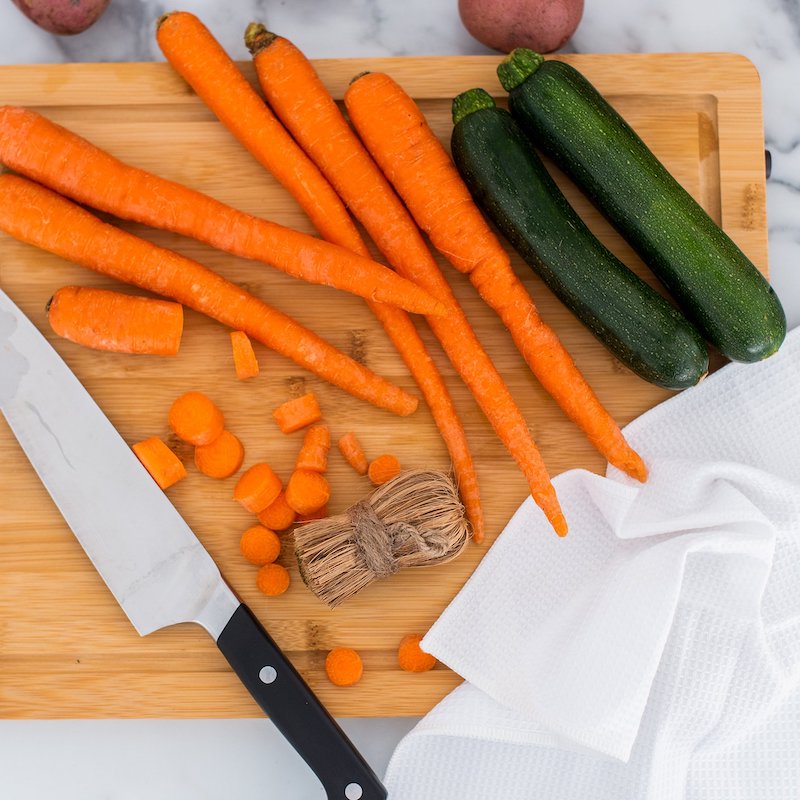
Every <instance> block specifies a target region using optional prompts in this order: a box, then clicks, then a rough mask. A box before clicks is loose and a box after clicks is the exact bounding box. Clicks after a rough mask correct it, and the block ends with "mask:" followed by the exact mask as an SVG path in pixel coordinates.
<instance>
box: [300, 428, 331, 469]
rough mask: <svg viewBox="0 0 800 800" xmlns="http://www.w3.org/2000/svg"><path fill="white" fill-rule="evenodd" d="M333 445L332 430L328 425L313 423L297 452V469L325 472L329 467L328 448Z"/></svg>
mask: <svg viewBox="0 0 800 800" xmlns="http://www.w3.org/2000/svg"><path fill="white" fill-rule="evenodd" d="M330 447H331V432H330V430H329V429H328V426H327V425H312V426H311V427H310V428H309V429H308V430H307V431H306V435H305V438H304V439H303V446H302V447H301V448H300V452H299V453H298V454H297V460H296V461H295V464H294V468H295V469H308V470H311V472H325V470H326V469H328V450H330Z"/></svg>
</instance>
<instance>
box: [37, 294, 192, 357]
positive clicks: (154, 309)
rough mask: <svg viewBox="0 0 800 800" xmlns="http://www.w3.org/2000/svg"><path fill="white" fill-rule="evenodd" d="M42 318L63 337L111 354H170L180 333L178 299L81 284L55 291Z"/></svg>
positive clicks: (181, 319)
mask: <svg viewBox="0 0 800 800" xmlns="http://www.w3.org/2000/svg"><path fill="white" fill-rule="evenodd" d="M47 320H48V322H49V323H50V327H51V328H52V329H53V330H54V331H55V332H56V333H57V334H58V335H59V336H63V337H64V338H65V339H69V340H70V341H72V342H77V343H78V344H82V345H83V346H84V347H92V348H94V349H95V350H111V351H112V352H115V353H141V354H149V355H156V356H174V355H176V354H177V352H178V349H179V348H180V346H181V334H182V333H183V307H182V306H181V305H180V303H171V302H169V301H168V300H154V299H151V298H149V297H133V296H132V295H129V294H121V293H120V292H111V291H108V290H107V289H91V288H87V287H81V286H65V287H64V288H63V289H59V290H58V291H57V292H56V293H55V294H54V295H53V297H52V298H51V300H50V302H49V303H48V304H47Z"/></svg>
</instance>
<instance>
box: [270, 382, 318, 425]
mask: <svg viewBox="0 0 800 800" xmlns="http://www.w3.org/2000/svg"><path fill="white" fill-rule="evenodd" d="M272 416H273V417H274V418H275V422H277V423H278V427H279V428H280V429H281V432H282V433H294V432H295V431H299V430H300V428H305V426H306V425H311V423H312V422H317V421H318V420H320V419H322V411H321V410H320V407H319V403H318V402H317V397H316V395H315V394H314V393H313V392H308V393H307V394H304V395H303V396H302V397H295V398H294V399H293V400H287V401H286V402H285V403H282V404H281V405H279V406H278V407H277V408H276V409H275V410H274V411H273V412H272Z"/></svg>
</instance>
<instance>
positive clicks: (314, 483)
mask: <svg viewBox="0 0 800 800" xmlns="http://www.w3.org/2000/svg"><path fill="white" fill-rule="evenodd" d="M330 497H331V489H330V486H329V485H328V481H327V480H325V478H324V477H323V476H322V475H320V473H319V472H312V471H311V470H308V469H296V470H295V471H294V472H293V473H292V476H291V477H290V478H289V482H288V483H287V484H286V502H287V503H288V504H289V506H290V507H291V508H293V509H294V510H295V511H296V512H297V513H298V514H303V515H308V514H313V513H314V512H315V511H318V510H319V509H320V508H322V507H323V506H324V505H325V503H327V502H328V500H330Z"/></svg>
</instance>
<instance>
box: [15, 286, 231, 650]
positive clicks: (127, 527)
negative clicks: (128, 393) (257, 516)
mask: <svg viewBox="0 0 800 800" xmlns="http://www.w3.org/2000/svg"><path fill="white" fill-rule="evenodd" d="M0 410H1V411H2V412H3V415H4V416H5V418H6V419H7V420H8V423H9V425H10V426H11V430H12V431H13V432H14V435H15V436H16V437H17V439H18V440H19V443H20V445H22V449H23V450H24V451H25V453H26V455H27V456H28V459H29V460H30V462H31V464H32V465H33V467H34V469H35V470H36V472H37V473H38V475H39V478H40V479H41V481H42V483H43V484H44V485H45V487H46V488H47V491H48V492H49V493H50V496H51V497H52V498H53V500H54V501H55V503H56V505H57V506H58V508H59V510H60V511H61V514H62V515H63V516H64V519H65V520H66V522H67V524H68V525H69V527H70V528H71V529H72V531H73V532H74V534H75V536H76V537H77V538H78V541H79V542H80V543H81V546H82V547H83V549H84V550H85V551H86V553H87V555H88V556H89V558H90V559H91V561H92V563H93V564H94V566H95V568H96V569H97V571H98V572H99V573H100V575H101V576H102V578H103V580H104V581H105V582H106V583H107V584H108V587H109V589H111V591H112V593H113V594H114V597H115V598H116V599H117V602H118V603H119V604H120V605H121V606H122V608H123V610H124V611H125V613H126V614H127V615H128V617H129V619H130V621H131V622H132V623H133V625H134V626H135V628H136V630H137V631H138V632H139V633H140V634H141V635H142V636H144V635H145V634H148V633H151V632H152V631H154V630H157V629H158V628H163V627H165V626H167V625H172V624H174V623H177V622H198V623H200V624H201V625H203V626H204V627H205V628H206V629H207V630H208V631H209V632H210V633H211V634H212V635H213V636H214V638H215V639H216V638H217V636H218V634H219V632H220V631H221V630H222V628H223V627H224V625H225V623H226V622H227V621H228V619H229V618H230V616H231V615H232V614H233V612H234V611H235V610H236V607H237V606H238V605H239V601H238V600H237V599H236V597H235V596H234V594H233V592H232V591H231V590H230V588H229V587H228V586H227V584H226V583H225V582H224V581H223V579H222V576H221V575H220V572H219V569H218V568H217V566H216V564H215V563H214V561H213V560H212V559H211V556H209V554H208V553H207V552H206V550H205V549H204V548H203V546H202V544H201V543H200V542H199V540H198V539H197V537H196V536H195V534H194V533H193V532H192V530H191V529H190V528H189V526H188V525H187V524H186V522H184V520H183V518H182V517H181V516H180V514H178V512H177V511H176V509H175V507H174V506H173V505H172V504H171V503H170V501H169V500H168V499H167V497H166V495H165V494H164V493H163V492H162V491H161V489H160V488H159V487H158V485H157V484H156V483H155V481H154V480H153V479H152V478H151V477H150V475H149V474H148V473H147V471H146V470H145V469H144V467H143V466H142V465H141V463H140V462H139V460H138V459H137V458H136V456H135V454H134V453H133V451H132V450H131V449H130V447H129V446H128V445H127V444H126V442H125V441H124V440H123V438H122V437H121V436H120V435H119V433H117V431H116V429H115V428H114V426H113V425H112V424H111V422H109V420H108V418H107V417H106V416H105V414H103V412H102V411H101V410H100V408H99V407H98V405H97V404H96V403H95V402H94V400H93V399H92V398H91V397H90V396H89V394H88V392H87V391H86V390H85V389H84V388H83V386H82V385H81V384H80V382H79V381H78V379H77V378H76V377H75V375H74V374H73V373H72V371H71V370H70V369H69V367H68V366H67V365H66V364H65V363H64V361H63V360H62V359H61V357H60V356H59V355H58V353H56V351H55V350H53V348H52V347H51V346H50V344H49V343H48V342H47V340H46V339H45V338H44V337H43V336H42V335H41V334H40V333H39V331H38V330H37V329H36V328H35V327H34V325H33V324H32V323H31V322H30V320H28V318H27V317H26V316H25V315H24V314H23V313H22V312H21V311H20V310H19V309H18V308H17V307H16V306H15V305H14V304H13V303H12V302H11V300H10V299H9V298H8V296H7V295H6V294H4V293H3V292H2V291H0Z"/></svg>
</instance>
